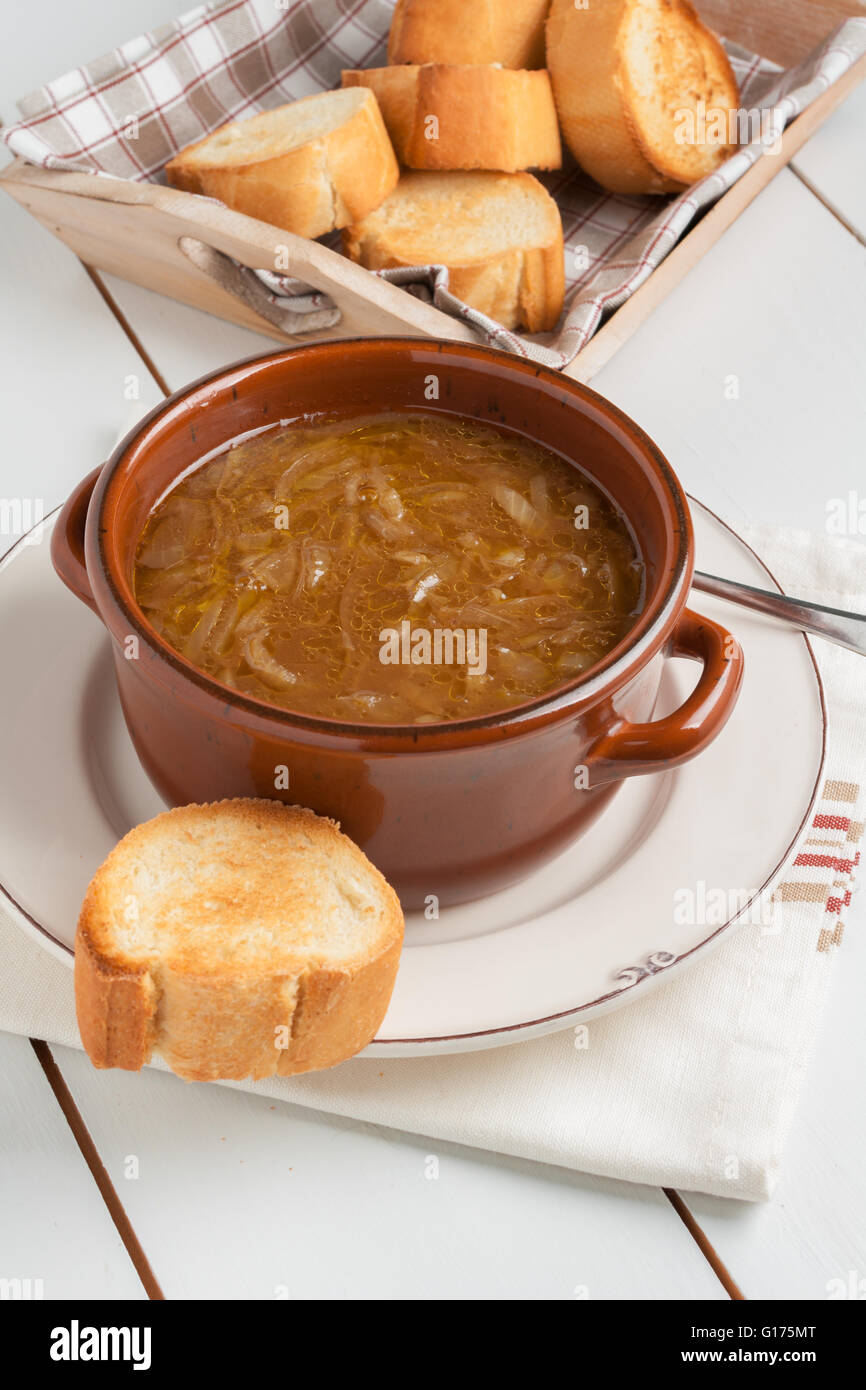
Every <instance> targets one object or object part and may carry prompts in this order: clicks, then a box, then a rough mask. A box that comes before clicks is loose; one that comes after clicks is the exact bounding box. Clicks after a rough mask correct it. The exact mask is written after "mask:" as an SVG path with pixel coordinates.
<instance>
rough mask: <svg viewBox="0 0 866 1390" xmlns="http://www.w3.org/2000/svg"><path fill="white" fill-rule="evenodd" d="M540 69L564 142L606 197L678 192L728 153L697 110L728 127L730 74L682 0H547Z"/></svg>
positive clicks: (733, 97) (732, 99) (732, 95)
mask: <svg viewBox="0 0 866 1390" xmlns="http://www.w3.org/2000/svg"><path fill="white" fill-rule="evenodd" d="M547 66H548V69H549V71H550V78H551V82H552V83H553V94H554V97H555V99H556V107H557V111H558V112H559V120H560V125H561V126H562V133H563V136H564V138H565V142H566V144H567V145H568V147H569V149H570V150H571V152H572V154H573V155H574V156H575V158H576V159H577V160H578V162H579V163H580V164H581V165H582V167H583V168H584V169H585V170H586V171H587V173H588V174H590V175H591V176H592V177H593V178H594V179H595V180H596V181H597V182H598V183H600V184H601V185H602V187H603V188H607V189H609V190H610V191H611V192H613V193H668V192H676V191H678V190H680V189H682V188H684V187H687V186H688V185H689V184H691V183H694V182H695V181H696V180H697V179H700V178H703V177H704V176H705V175H706V174H710V173H712V171H713V170H714V169H716V168H717V167H718V165H719V164H721V163H722V161H723V160H724V159H726V158H727V157H728V155H729V154H730V153H731V149H732V144H731V143H730V141H728V140H727V139H724V140H721V141H720V140H718V139H716V138H715V133H716V132H715V130H714V129H713V128H712V127H711V125H710V123H709V122H706V123H705V126H706V128H705V129H703V130H702V129H701V128H700V112H701V109H703V111H705V112H711V113H713V112H715V113H719V116H720V118H721V119H722V123H723V124H724V126H725V127H727V116H728V112H729V111H732V110H734V109H735V108H736V105H737V101H738V92H737V83H736V79H735V78H734V74H733V72H732V70H731V65H730V63H729V61H728V58H727V54H726V53H725V51H724V49H723V47H722V45H721V44H720V43H719V40H718V39H717V38H716V36H715V35H714V34H712V33H711V32H710V31H709V30H708V29H707V28H705V26H704V25H703V24H702V23H701V22H700V20H699V19H698V17H697V15H696V14H695V11H694V10H693V8H692V6H691V5H690V4H688V3H687V0H592V3H591V4H590V5H589V6H588V8H586V9H576V8H575V6H574V4H573V0H553V3H552V5H551V8H550V15H549V17H548V21H547ZM690 117H692V118H694V119H693V120H692V122H691V124H692V125H693V126H694V131H695V134H697V136H698V138H697V139H696V140H693V139H689V138H683V137H684V136H687V135H688V132H689V126H690ZM702 137H703V138H702ZM707 137H709V138H707Z"/></svg>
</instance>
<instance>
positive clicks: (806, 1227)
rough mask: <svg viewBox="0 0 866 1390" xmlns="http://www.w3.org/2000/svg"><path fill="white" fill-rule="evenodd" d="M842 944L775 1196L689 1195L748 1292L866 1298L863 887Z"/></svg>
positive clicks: (865, 922)
mask: <svg viewBox="0 0 866 1390" xmlns="http://www.w3.org/2000/svg"><path fill="white" fill-rule="evenodd" d="M834 949H838V948H834ZM841 950H842V952H843V955H842V958H841V959H839V960H838V961H837V963H836V969H835V975H834V979H833V982H832V986H831V989H832V992H831V996H830V1001H829V1007H828V1009H827V1012H826V1016H825V1019H824V1026H823V1029H822V1032H821V1034H820V1037H819V1041H818V1046H817V1049H816V1054H815V1057H814V1058H813V1061H812V1065H811V1067H810V1072H809V1076H808V1079H807V1083H806V1086H805V1088H804V1095H803V1102H802V1105H801V1107H800V1113H799V1115H798V1116H797V1118H796V1120H795V1123H794V1127H793V1131H792V1134H791V1139H790V1142H789V1144H788V1151H787V1153H786V1155H785V1163H784V1166H783V1168H782V1174H781V1178H780V1180H779V1186H778V1188H777V1190H776V1193H775V1194H774V1197H773V1201H772V1202H770V1203H768V1204H766V1205H762V1206H760V1207H755V1208H752V1209H749V1210H747V1211H744V1210H742V1209H737V1206H736V1204H733V1205H732V1204H731V1203H728V1202H724V1201H722V1200H720V1199H718V1198H715V1199H714V1198H712V1197H705V1196H700V1195H698V1194H696V1193H684V1194H683V1198H684V1200H685V1202H686V1204H687V1206H688V1208H689V1210H690V1211H691V1213H692V1214H693V1216H694V1217H695V1219H696V1220H697V1221H698V1222H699V1223H700V1225H701V1227H702V1229H703V1230H704V1231H706V1232H707V1234H708V1236H709V1238H710V1239H711V1241H712V1242H713V1245H714V1246H715V1247H716V1249H717V1250H718V1251H719V1252H720V1254H721V1255H722V1257H723V1259H725V1260H726V1261H727V1262H729V1263H730V1264H731V1265H732V1266H733V1267H734V1268H735V1269H736V1271H737V1276H738V1279H739V1280H740V1282H741V1284H742V1288H743V1292H744V1294H745V1296H746V1298H773V1299H795V1298H796V1299H808V1300H810V1301H811V1300H823V1299H826V1298H828V1297H832V1298H833V1299H834V1300H836V1299H840V1298H842V1299H846V1300H851V1299H857V1300H862V1299H864V1298H866V1202H864V1176H863V1152H864V1146H866V1111H864V1107H863V1105H862V1103H861V1097H862V1094H863V1069H864V1066H866V1045H864V1040H863V1028H862V1025H861V1022H860V1021H861V1020H862V1014H863V983H862V982H863V978H864V972H866V902H864V901H863V890H862V887H861V889H860V891H859V894H858V900H857V902H856V907H855V908H854V909H853V910H852V911H851V912H850V914H849V917H848V922H847V925H846V928H845V935H844V938H843V944H842V947H841Z"/></svg>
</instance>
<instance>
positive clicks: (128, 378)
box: [0, 198, 161, 551]
mask: <svg viewBox="0 0 866 1390" xmlns="http://www.w3.org/2000/svg"><path fill="white" fill-rule="evenodd" d="M0 233H2V239H3V248H4V254H3V260H2V267H0V279H2V294H3V313H4V321H5V323H6V325H7V328H12V327H14V332H12V331H7V332H6V333H4V334H3V339H2V345H0V371H2V377H3V386H4V391H5V398H6V401H7V406H6V411H5V426H6V442H5V447H4V448H3V450H2V451H0V497H2V498H5V499H7V500H12V501H17V502H18V503H20V504H21V505H20V507H19V508H18V509H17V510H18V516H17V517H16V516H15V510H16V509H14V508H7V509H4V517H6V518H8V519H9V522H10V524H9V529H8V530H7V531H6V533H5V534H0V551H3V550H5V549H7V548H8V546H9V545H11V544H12V542H13V541H14V540H15V537H16V535H17V534H18V533H19V532H20V530H21V529H26V528H27V526H29V525H30V524H31V521H30V520H28V516H29V517H30V518H31V519H35V514H36V512H37V511H41V512H42V513H43V514H44V512H47V511H51V509H52V508H53V507H55V506H57V505H58V503H60V502H62V501H64V500H65V499H66V497H67V495H68V494H69V492H71V490H72V488H73V487H74V485H75V484H76V483H77V482H78V481H79V479H80V478H82V477H84V475H85V474H86V473H89V472H90V470H91V469H92V468H93V467H94V466H95V465H96V464H97V463H99V461H100V459H102V458H105V457H106V456H107V453H108V451H109V450H110V449H111V448H112V447H113V444H114V442H115V440H116V438H117V435H118V432H119V430H120V428H121V426H122V425H123V423H124V422H126V423H127V424H128V425H131V424H132V422H133V419H134V418H135V417H137V416H140V415H141V414H143V413H144V411H145V410H147V409H149V408H150V406H151V405H154V404H155V403H156V401H157V400H159V399H160V398H161V393H160V391H159V388H158V386H157V385H156V383H155V382H154V381H153V380H152V378H151V377H150V375H149V373H148V372H147V370H146V368H145V367H144V365H143V363H142V361H141V359H140V357H139V356H138V354H137V353H136V352H135V350H134V349H133V347H132V346H131V344H130V342H129V340H128V338H127V337H126V335H125V334H124V333H123V331H122V330H121V328H120V327H119V326H118V324H117V323H115V322H114V321H113V320H112V318H111V316H110V315H109V314H108V313H106V312H105V309H104V307H103V305H102V302H101V300H100V296H99V294H98V292H97V290H96V288H95V287H94V285H93V284H92V283H91V280H90V278H89V276H88V274H87V272H86V271H85V270H84V268H83V266H81V265H80V264H79V263H78V261H76V260H75V259H74V257H73V256H70V255H68V254H67V253H66V252H65V251H64V250H63V249H62V247H61V246H60V244H59V243H58V242H57V241H55V240H54V238H53V237H51V236H49V235H48V233H47V232H46V231H45V230H43V228H41V227H39V226H38V225H37V224H36V223H35V222H34V221H33V219H32V218H31V217H28V216H27V214H26V213H25V212H24V211H23V210H22V209H21V208H20V207H18V206H17V205H16V204H15V203H13V202H12V201H11V200H10V199H9V198H2V199H0ZM18 521H20V522H21V525H18V524H16V523H17V522H18Z"/></svg>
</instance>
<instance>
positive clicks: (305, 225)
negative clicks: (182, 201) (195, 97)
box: [165, 88, 400, 237]
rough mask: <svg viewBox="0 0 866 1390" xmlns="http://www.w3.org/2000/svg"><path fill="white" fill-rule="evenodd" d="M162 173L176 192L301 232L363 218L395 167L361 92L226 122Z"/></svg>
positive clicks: (372, 104)
mask: <svg viewBox="0 0 866 1390" xmlns="http://www.w3.org/2000/svg"><path fill="white" fill-rule="evenodd" d="M165 172H166V176H167V178H168V181H169V183H170V184H172V186H173V187H174V188H182V189H183V190H184V191H185V192H187V193H204V194H206V195H207V196H208V197H209V198H219V200H220V201H221V202H223V203H226V204H227V205H228V207H230V208H234V209H235V211H236V212H245V213H248V214H249V216H250V217H259V218H261V220H262V221H263V222H271V223H273V225H274V226H275V227H283V228H285V230H286V231H287V232H296V233H297V234H298V236H306V237H317V236H323V235H324V234H325V232H330V231H333V230H334V228H335V227H345V226H346V224H347V223H349V222H355V221H357V219H358V218H359V217H366V215H367V213H368V212H372V210H373V208H375V207H378V205H379V203H381V201H382V199H383V198H385V197H386V196H387V195H388V194H389V193H390V192H391V189H392V188H393V187H394V186H395V184H396V182H397V179H398V178H399V173H400V171H399V169H398V166H397V160H396V158H395V155H394V151H393V149H392V148H391V141H390V140H389V139H388V132H387V131H386V129H385V126H384V123H383V121H382V116H381V113H380V111H379V107H378V105H377V103H376V98H375V96H374V95H373V93H372V92H370V91H367V90H364V89H363V88H357V89H355V90H354V91H348V90H347V91H337V92H318V93H317V94H316V95H315V96H311V97H304V98H303V99H302V100H301V101H293V102H290V103H289V105H288V106H278V107H277V108H276V109H275V110H274V111H264V112H262V114H261V115H259V116H251V117H250V119H249V120H246V121H230V122H229V124H228V125H224V126H220V128H219V130H215V131H214V132H213V134H212V135H208V136H207V137H206V138H205V139H204V140H199V142H198V144H196V145H189V146H188V147H187V148H186V149H185V150H181V152H180V154H177V155H175V157H174V159H172V160H171V161H170V162H169V163H168V164H167V165H166V169H165Z"/></svg>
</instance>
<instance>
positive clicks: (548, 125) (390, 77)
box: [343, 63, 562, 173]
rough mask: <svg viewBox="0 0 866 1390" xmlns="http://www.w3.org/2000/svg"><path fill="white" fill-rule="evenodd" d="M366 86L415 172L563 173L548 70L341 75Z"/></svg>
mask: <svg viewBox="0 0 866 1390" xmlns="http://www.w3.org/2000/svg"><path fill="white" fill-rule="evenodd" d="M343 86H344V87H369V88H370V89H371V91H373V92H375V93H376V100H377V101H378V103H379V109H380V111H381V112H382V117H383V119H384V121H385V125H386V127H387V129H388V134H389V135H390V137H391V142H392V144H393V146H394V149H395V150H396V152H397V158H398V159H399V160H400V163H401V164H406V165H408V167H409V168H410V169H502V170H507V171H510V172H512V173H513V172H514V171H515V170H517V169H558V168H559V167H560V165H561V164H562V146H561V145H560V143H559V124H558V122H557V119H556V107H555V106H554V104H553V92H552V90H551V86H550V78H549V77H548V75H547V73H546V72H545V71H544V70H543V69H540V70H537V71H535V72H513V71H512V70H511V69H510V68H499V67H490V66H482V65H477V64H476V65H462V66H458V65H449V64H444V63H426V64H425V65H424V66H422V67H413V66H410V65H409V64H404V65H403V66H402V67H393V68H368V69H367V70H365V71H360V70H356V69H352V70H348V71H346V72H344V73H343Z"/></svg>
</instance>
